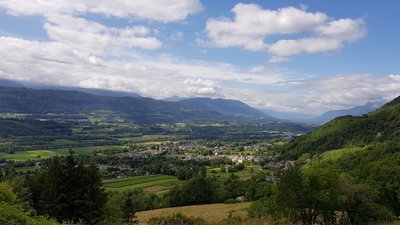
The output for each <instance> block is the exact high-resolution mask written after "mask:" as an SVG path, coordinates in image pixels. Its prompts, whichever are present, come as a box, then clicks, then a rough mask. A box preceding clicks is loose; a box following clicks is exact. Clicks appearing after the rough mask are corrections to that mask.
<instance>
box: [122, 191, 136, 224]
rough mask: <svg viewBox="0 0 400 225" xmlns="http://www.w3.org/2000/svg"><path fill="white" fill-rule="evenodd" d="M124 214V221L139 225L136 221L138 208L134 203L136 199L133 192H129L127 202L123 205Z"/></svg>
mask: <svg viewBox="0 0 400 225" xmlns="http://www.w3.org/2000/svg"><path fill="white" fill-rule="evenodd" d="M121 209H122V213H123V219H124V221H125V222H126V223H131V222H132V223H137V220H136V216H135V214H136V211H137V207H136V205H135V202H134V198H133V196H132V192H129V193H128V194H127V196H126V199H125V201H124V202H123V204H122V205H121Z"/></svg>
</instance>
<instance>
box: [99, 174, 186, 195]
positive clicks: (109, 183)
mask: <svg viewBox="0 0 400 225" xmlns="http://www.w3.org/2000/svg"><path fill="white" fill-rule="evenodd" d="M181 183H182V181H180V180H178V179H177V178H176V177H174V176H167V175H148V176H135V177H125V178H120V179H111V180H104V181H103V186H104V187H105V188H106V189H108V190H132V189H143V190H145V191H149V192H153V193H157V192H160V191H163V190H166V189H169V188H170V187H172V186H175V185H178V184H181Z"/></svg>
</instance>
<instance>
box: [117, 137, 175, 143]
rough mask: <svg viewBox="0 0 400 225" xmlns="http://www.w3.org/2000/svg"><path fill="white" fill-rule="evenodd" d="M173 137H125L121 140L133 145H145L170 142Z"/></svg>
mask: <svg viewBox="0 0 400 225" xmlns="http://www.w3.org/2000/svg"><path fill="white" fill-rule="evenodd" d="M175 137H176V136H173V135H143V136H141V137H125V138H120V139H119V140H120V141H126V142H131V143H143V142H158V141H168V140H169V139H171V138H175Z"/></svg>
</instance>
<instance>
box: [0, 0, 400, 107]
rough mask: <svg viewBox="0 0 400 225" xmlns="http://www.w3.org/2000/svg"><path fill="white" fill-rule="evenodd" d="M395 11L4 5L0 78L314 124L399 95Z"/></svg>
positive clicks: (268, 3)
mask: <svg viewBox="0 0 400 225" xmlns="http://www.w3.org/2000/svg"><path fill="white" fill-rule="evenodd" d="M399 9H400V1H398V0H386V1H378V0H370V1H365V0H351V1H349V0H335V1H322V0H303V1H297V0H253V1H248V0H242V1H237V0H229V1H228V0H219V1H216V0H102V1H97V0H86V1H80V0H52V1H43V0H0V58H1V60H0V78H2V79H10V80H16V81H20V82H25V83H32V84H37V85H52V86H71V87H84V88H100V89H107V90H116V91H128V92H135V93H138V94H140V95H142V96H146V97H152V98H155V99H163V98H167V97H172V96H177V97H184V98H189V97H211V98H227V99H236V100H240V101H243V102H245V103H247V104H249V105H251V106H253V107H256V108H260V109H272V110H277V111H284V112H301V113H308V114H320V113H322V112H325V111H328V110H332V109H345V108H351V107H354V106H360V105H365V104H367V103H381V102H384V101H389V100H391V99H393V98H394V97H397V96H399V95H400V63H399V59H400V42H399V40H400V29H399V24H400V13H398V11H399Z"/></svg>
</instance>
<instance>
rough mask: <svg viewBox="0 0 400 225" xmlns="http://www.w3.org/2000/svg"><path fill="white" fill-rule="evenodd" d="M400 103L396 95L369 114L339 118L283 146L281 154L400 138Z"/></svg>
mask: <svg viewBox="0 0 400 225" xmlns="http://www.w3.org/2000/svg"><path fill="white" fill-rule="evenodd" d="M398 103H399V98H396V99H395V100H393V101H391V102H389V103H388V104H386V105H385V106H384V107H382V108H381V109H378V110H376V111H374V112H371V113H369V114H367V115H364V116H361V117H355V116H344V117H339V118H336V119H334V120H332V121H331V122H329V123H327V124H325V125H324V126H322V127H321V128H320V129H318V130H316V131H315V132H312V133H310V134H308V135H304V136H301V137H299V138H297V139H295V140H294V141H292V142H290V143H289V144H287V145H286V146H284V147H283V149H282V156H283V157H285V158H297V157H298V156H300V155H301V154H303V153H311V154H315V153H322V152H324V151H328V150H333V149H341V148H346V147H359V146H365V145H368V144H372V143H379V142H385V141H400V104H398Z"/></svg>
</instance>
